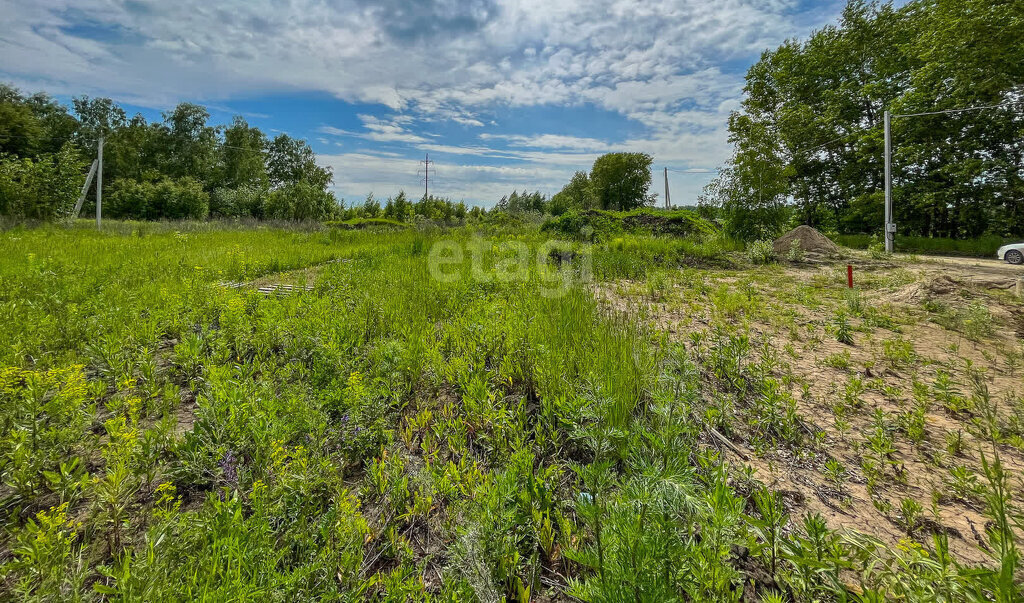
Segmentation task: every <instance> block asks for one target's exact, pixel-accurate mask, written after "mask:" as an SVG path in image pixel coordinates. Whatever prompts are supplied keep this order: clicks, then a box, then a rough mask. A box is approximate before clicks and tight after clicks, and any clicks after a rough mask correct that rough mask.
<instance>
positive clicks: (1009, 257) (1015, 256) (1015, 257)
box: [1003, 249, 1024, 264]
mask: <svg viewBox="0 0 1024 603" xmlns="http://www.w3.org/2000/svg"><path fill="white" fill-rule="evenodd" d="M1003 257H1004V258H1006V261H1007V262H1009V263H1011V264H1024V253H1021V252H1019V251H1017V250H1016V249H1011V250H1009V251H1007V252H1006V255H1004V256H1003Z"/></svg>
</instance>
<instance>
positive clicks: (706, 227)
mask: <svg viewBox="0 0 1024 603" xmlns="http://www.w3.org/2000/svg"><path fill="white" fill-rule="evenodd" d="M541 230H542V231H543V232H551V233H557V234H559V235H562V236H564V237H568V238H573V239H577V240H589V241H600V240H607V239H609V238H612V237H616V236H620V235H623V234H650V235H664V236H674V237H691V236H695V235H708V234H715V233H716V232H717V229H716V228H715V227H714V226H713V225H712V224H711V223H710V222H708V221H707V220H704V219H703V218H701V217H699V216H697V215H696V214H694V213H693V212H691V211H687V210H674V211H659V210H653V209H638V210H634V211H631V212H612V211H602V210H599V209H586V210H581V211H570V212H567V213H565V214H562V215H561V216H558V217H556V218H551V219H550V220H548V221H546V222H545V223H544V225H543V226H541Z"/></svg>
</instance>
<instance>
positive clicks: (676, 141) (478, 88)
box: [0, 0, 838, 199]
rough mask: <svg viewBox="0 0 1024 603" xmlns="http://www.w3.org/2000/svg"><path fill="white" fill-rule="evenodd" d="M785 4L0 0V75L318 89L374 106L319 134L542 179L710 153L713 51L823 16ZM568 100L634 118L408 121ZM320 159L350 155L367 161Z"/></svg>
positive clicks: (248, 91) (717, 106)
mask: <svg viewBox="0 0 1024 603" xmlns="http://www.w3.org/2000/svg"><path fill="white" fill-rule="evenodd" d="M796 9H797V1H796V0H719V1H717V2H714V3H712V2H705V1H703V0H588V1H586V2H584V1H583V0H558V1H551V0H501V1H500V2H499V1H498V0H425V1H424V2H416V3H410V2H402V1H401V0H374V1H372V2H371V1H369V0H336V1H332V2H322V1H320V0H290V1H289V2H276V1H273V0H226V1H221V2H208V1H205V0H202V1H201V0H176V1H175V2H166V1H163V0H119V1H115V0H38V1H36V2H19V1H16V0H0V13H2V14H4V34H3V36H2V37H0V56H2V57H3V62H2V64H0V75H2V76H3V77H4V79H8V80H11V81H13V82H14V83H15V84H16V85H19V86H22V87H25V88H27V89H30V90H36V89H45V90H47V91H49V92H51V93H57V94H82V93H85V94H90V95H109V96H112V97H114V98H116V99H118V100H120V101H122V102H131V103H135V104H142V105H148V106H153V107H158V108H163V107H166V106H168V105H172V104H174V103H175V102H177V101H178V100H180V99H182V98H191V99H199V100H205V101H207V102H211V101H212V102H217V101H220V100H225V99H231V98H236V97H239V96H244V95H254V94H261V93H301V92H304V91H319V92H327V93H330V94H333V95H335V96H337V97H338V98H340V99H343V100H346V101H350V102H357V103H376V104H380V105H382V106H384V107H387V108H388V109H389V111H387V112H386V113H387V114H388V116H386V117H381V116H374V115H363V116H360V118H361V121H362V129H361V130H359V129H355V130H346V129H341V128H336V127H334V126H331V125H329V124H327V125H324V126H323V127H321V128H320V129H319V133H320V134H325V135H328V136H333V137H354V138H359V139H362V140H364V141H367V142H368V143H382V144H387V145H395V146H399V147H400V146H403V145H404V146H405V147H407V148H408V149H409V150H410V151H411V150H413V149H415V150H416V151H422V150H431V149H433V150H434V152H438V153H449V154H452V155H454V156H462V157H472V156H477V157H488V158H491V159H499V160H506V161H509V162H514V165H515V166H516V168H515V169H523V170H527V171H530V172H531V173H533V174H534V175H535V179H536V181H537V183H538V184H537V185H536V186H535V187H530V188H542V190H543V187H547V186H548V182H550V183H551V184H550V186H551V187H554V188H556V189H557V186H558V183H559V182H560V180H559V179H560V178H563V177H564V176H565V175H566V173H571V171H572V169H579V168H584V169H585V168H586V167H588V166H589V163H585V162H586V161H587V160H588V159H589V160H592V158H593V157H594V156H596V154H597V153H600V152H603V151H607V150H612V149H620V148H621V149H626V150H642V151H645V152H649V153H651V154H652V155H654V156H655V159H656V162H658V163H659V164H660V163H665V164H672V165H677V166H678V167H697V168H712V167H714V166H715V165H717V164H718V163H720V162H722V161H723V160H724V159H726V157H727V156H728V152H729V149H728V145H727V144H726V132H725V124H726V119H727V116H728V113H729V111H731V110H735V109H736V108H737V107H738V99H739V98H740V95H741V90H742V85H743V80H742V74H741V73H738V72H736V70H735V69H731V70H730V69H727V68H726V65H729V64H731V63H730V62H732V61H737V60H754V59H756V57H757V55H758V53H760V51H762V50H763V49H764V48H766V47H769V46H773V45H776V44H778V43H780V42H781V41H782V40H784V39H785V38H787V37H790V36H794V35H798V34H802V33H805V32H806V31H807V30H808V29H809V28H810V27H811V26H816V25H820V24H821V22H822V21H823V19H824V17H826V16H827V15H823V14H821V12H817V13H813V14H810V15H809V16H801V15H800V14H798V13H796ZM837 9H838V5H836V6H832V7H831V9H830V10H833V11H834V10H837ZM582 104H589V105H593V106H595V107H597V108H599V109H604V110H608V111H613V112H616V113H619V114H621V115H623V116H625V117H627V118H629V119H631V120H633V121H634V122H636V123H637V124H639V125H640V126H641V127H642V128H643V129H644V130H645V131H644V133H643V134H641V135H638V136H633V137H630V138H626V137H625V136H622V135H620V134H619V133H617V132H606V131H594V132H593V133H588V135H587V136H565V135H562V134H559V133H552V132H545V131H537V130H534V129H533V128H532V126H531V124H529V123H516V124H509V123H507V122H506V123H501V126H503V130H504V131H505V132H509V131H511V132H516V134H501V135H499V134H485V135H482V136H480V138H479V139H480V140H483V141H487V142H489V143H494V145H493V146H494V147H503V148H492V147H491V146H479V145H454V144H451V143H450V142H449V141H443V140H433V138H435V137H434V136H432V135H430V134H429V133H426V132H423V131H421V130H420V129H419V126H420V125H422V124H423V123H436V122H451V123H454V124H458V125H459V126H462V127H466V128H484V127H486V126H485V123H490V122H493V120H492V119H491V118H490V117H482V116H484V115H489V114H491V115H493V114H495V113H496V112H498V113H500V112H501V111H503V110H504V108H515V107H532V106H541V105H559V106H566V105H568V106H575V105H582ZM497 120H498V121H499V122H501V121H502V118H500V117H499V118H497ZM332 142H334V143H336V142H337V141H332ZM388 148H391V147H390V146H389V147H388ZM330 157H331V161H335V162H337V161H340V160H341V158H344V159H345V160H349V161H353V162H355V163H354V166H357V167H358V166H362V167H367V165H366V164H367V163H368V162H370V159H368V158H369V157H375V160H376V161H380V160H381V158H380V156H379V155H378V156H373V155H369V154H365V155H363V154H354V153H344V154H340V155H332V156H330ZM388 159H389V161H391V162H395V161H398V159H397V158H388ZM459 170H460V171H459V172H458V173H459V174H470V173H472V174H474V176H475V177H476V178H488V179H493V183H486V182H483V181H479V182H476V183H471V182H469V181H466V182H465V183H460V184H459V186H460V187H462V188H458V189H457V190H464V191H466V196H467V198H469V197H474V198H479V199H485V198H488V195H489V194H490V192H489V191H491V189H492V188H494V187H497V186H498V184H500V185H501V186H505V185H507V184H512V183H513V182H512V181H511V180H507V181H506V180H502V178H505V179H508V178H512V176H510V175H509V173H499V172H495V171H493V170H488V169H483V166H476V167H466V166H464V167H460V168H459ZM357 171H359V170H358V169H346V170H345V172H346V173H349V174H351V173H353V172H357ZM338 172H339V173H340V172H341V170H338ZM514 173H515V174H517V176H515V177H516V178H518V177H519V174H521V172H514ZM556 173H557V174H556ZM392 174H393V172H392ZM488 182H490V181H488ZM515 183H517V184H525V182H523V183H519V182H518V181H516V182H515ZM542 185H543V186H542ZM346 186H347V185H346ZM474 187H476V188H474ZM472 190H476V191H478V193H475V194H470V191H472ZM548 190H550V189H548Z"/></svg>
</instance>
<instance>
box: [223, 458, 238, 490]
mask: <svg viewBox="0 0 1024 603" xmlns="http://www.w3.org/2000/svg"><path fill="white" fill-rule="evenodd" d="M220 470H221V471H223V472H224V479H225V480H227V482H228V483H229V484H231V485H232V486H237V485H238V458H237V457H235V454H234V453H233V452H231V451H230V450H228V451H227V454H225V455H224V458H222V459H221V460H220Z"/></svg>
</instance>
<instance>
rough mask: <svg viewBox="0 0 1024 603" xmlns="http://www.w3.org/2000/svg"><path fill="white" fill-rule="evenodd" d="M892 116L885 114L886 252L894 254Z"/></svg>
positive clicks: (887, 112)
mask: <svg viewBox="0 0 1024 603" xmlns="http://www.w3.org/2000/svg"><path fill="white" fill-rule="evenodd" d="M891 122H892V116H891V115H890V114H889V111H888V110H886V112H885V230H884V232H883V234H884V235H885V252H886V253H892V242H893V241H892V240H893V237H894V235H895V234H896V225H895V224H893V222H892V168H891V164H892V132H891Z"/></svg>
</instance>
